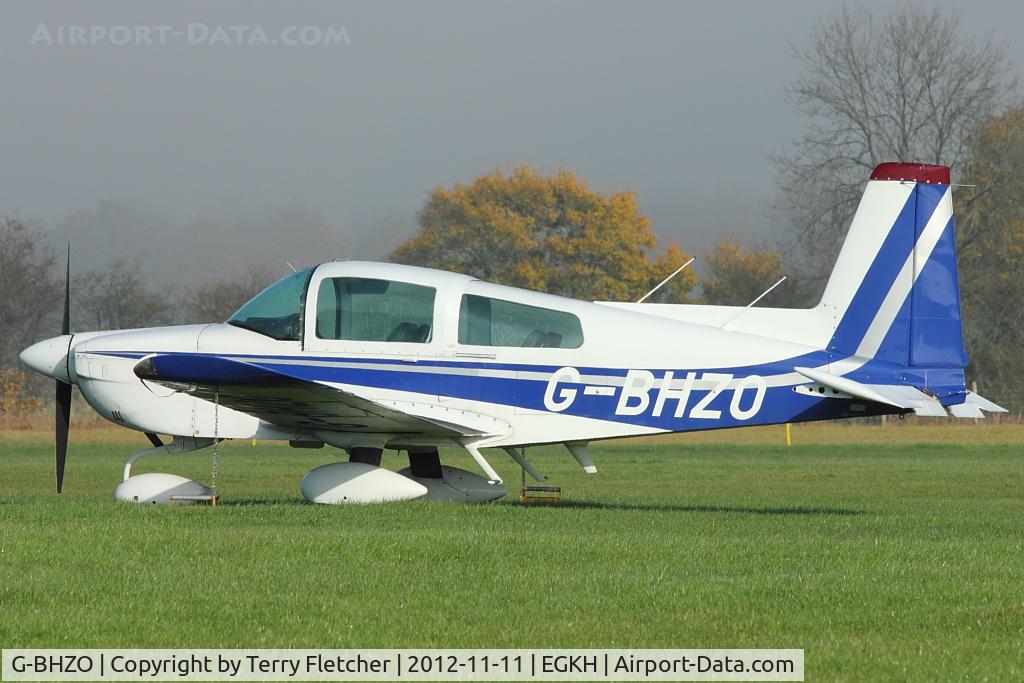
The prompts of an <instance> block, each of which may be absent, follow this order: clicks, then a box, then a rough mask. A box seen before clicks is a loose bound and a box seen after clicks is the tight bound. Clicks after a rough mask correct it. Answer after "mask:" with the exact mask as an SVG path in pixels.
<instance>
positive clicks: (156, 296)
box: [72, 259, 173, 330]
mask: <svg viewBox="0 0 1024 683" xmlns="http://www.w3.org/2000/svg"><path fill="white" fill-rule="evenodd" d="M72 297H73V300H74V301H73V304H74V305H73V306H72V314H73V315H74V324H75V327H76V328H77V329H78V330H126V329H131V328H136V327H153V326H157V325H162V324H166V323H169V322H172V319H173V316H172V305H171V300H170V299H168V298H167V297H165V296H163V295H162V294H160V293H158V292H155V291H153V290H152V289H150V288H149V287H148V286H147V283H146V278H145V276H144V275H143V273H142V270H141V268H140V267H139V265H138V264H137V263H131V262H129V261H127V260H124V259H115V260H113V261H111V262H110V263H109V264H108V265H107V267H106V268H100V269H97V270H91V271H88V272H86V273H83V274H81V275H79V276H78V277H76V278H75V279H74V282H73V284H72Z"/></svg>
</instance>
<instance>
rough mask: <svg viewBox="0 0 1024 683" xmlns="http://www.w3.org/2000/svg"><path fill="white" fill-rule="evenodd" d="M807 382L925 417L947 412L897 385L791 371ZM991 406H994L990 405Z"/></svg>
mask: <svg viewBox="0 0 1024 683" xmlns="http://www.w3.org/2000/svg"><path fill="white" fill-rule="evenodd" d="M793 369H794V370H796V371H797V372H799V373H800V374H801V375H803V376H804V377H806V378H807V379H809V380H812V381H814V382H818V383H819V384H823V385H825V386H827V387H829V388H832V389H837V390H838V391H842V392H845V393H847V394H850V395H851V396H856V397H857V398H862V399H864V400H865V401H873V402H875V403H883V404H885V405H890V406H894V407H896V408H902V409H904V410H913V411H914V412H915V413H916V414H918V415H922V416H926V417H946V410H945V408H943V407H942V404H941V403H939V401H938V399H936V398H935V397H934V396H929V395H928V394H926V393H924V392H923V391H921V390H920V389H917V388H915V387H911V386H905V385H899V384H861V383H860V382H856V381H854V380H852V379H849V378H848V377H840V376H839V375H833V374H831V373H828V372H824V371H822V370H813V369H811V368H793ZM993 405H994V404H993Z"/></svg>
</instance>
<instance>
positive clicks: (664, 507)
mask: <svg viewBox="0 0 1024 683" xmlns="http://www.w3.org/2000/svg"><path fill="white" fill-rule="evenodd" d="M504 504H505V505H519V503H513V502H509V503H504ZM523 507H537V508H552V507H556V508H571V509H578V510H585V509H594V510H627V511H642V512H725V513H733V514H743V515H835V516H848V515H860V514H863V512H862V511H860V510H851V509H849V508H828V507H761V508H758V507H747V506H734V505H674V504H657V503H602V502H598V501H583V500H566V501H559V502H554V501H552V502H547V501H537V502H535V503H529V504H527V505H524V506H523Z"/></svg>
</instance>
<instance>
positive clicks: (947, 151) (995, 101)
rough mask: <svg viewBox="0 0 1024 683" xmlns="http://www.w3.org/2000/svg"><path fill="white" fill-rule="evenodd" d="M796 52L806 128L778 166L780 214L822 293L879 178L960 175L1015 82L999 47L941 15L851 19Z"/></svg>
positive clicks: (902, 13) (926, 11)
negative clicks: (978, 132) (907, 167)
mask: <svg viewBox="0 0 1024 683" xmlns="http://www.w3.org/2000/svg"><path fill="white" fill-rule="evenodd" d="M796 53H797V56H798V57H799V59H800V60H801V62H802V63H803V69H804V71H803V75H802V76H801V77H800V79H799V80H797V82H796V83H795V84H794V85H793V86H792V87H791V88H790V90H789V99H790V102H791V104H792V105H793V106H794V107H795V108H796V109H797V111H799V112H800V113H801V114H803V115H804V116H805V117H806V119H807V126H806V129H805V132H804V134H803V135H802V136H801V137H800V138H799V139H798V140H797V141H796V142H795V145H794V147H793V149H792V152H791V153H789V154H785V155H779V156H777V157H776V159H775V162H776V166H777V169H778V180H779V189H780V194H781V202H780V207H779V208H780V209H782V210H783V211H784V212H786V213H787V214H788V216H789V218H790V220H791V223H792V229H793V235H792V236H793V240H794V244H793V248H792V249H791V253H792V254H793V256H794V257H795V261H796V265H797V266H798V267H799V268H800V270H802V271H803V273H804V275H805V277H807V278H808V279H810V280H812V281H815V280H816V281H817V284H818V287H819V288H820V286H821V285H823V284H824V276H825V275H826V274H827V272H828V271H829V269H830V268H831V265H832V263H833V262H834V260H835V256H836V254H837V253H838V249H839V246H840V245H841V243H842V237H843V234H844V232H845V230H846V228H847V227H848V226H849V223H850V219H851V218H852V217H853V212H854V211H855V210H856V207H857V203H858V201H859V199H860V195H861V192H862V191H863V187H864V182H865V181H866V180H867V178H868V175H869V173H870V172H871V170H872V169H873V168H874V167H875V166H876V165H877V164H879V163H881V162H883V161H916V162H923V163H933V164H946V165H949V166H953V167H956V166H957V165H958V164H959V163H960V162H961V161H963V159H964V157H965V154H966V153H967V152H968V147H969V141H970V138H971V133H972V131H973V130H974V129H975V128H976V127H977V126H978V125H979V124H980V123H981V122H982V121H985V120H986V119H988V118H989V117H990V116H992V115H993V114H994V113H996V112H997V111H999V110H1000V109H1001V108H1002V107H1003V105H1004V104H1005V103H1006V102H1007V101H1009V99H1008V98H1010V97H1011V96H1012V93H1013V92H1014V91H1015V89H1016V80H1015V79H1014V78H1013V77H1011V76H1010V64H1009V62H1008V60H1007V58H1006V55H1005V54H1004V52H1003V50H1002V49H1001V48H1000V47H998V46H995V45H993V44H992V43H990V42H987V41H977V40H973V39H969V38H965V37H963V36H962V35H961V32H960V28H959V20H958V18H957V17H956V16H955V15H951V14H947V13H945V12H943V11H942V10H941V9H939V8H923V7H918V6H913V5H908V6H903V7H897V8H894V9H892V10H891V11H890V12H889V13H888V14H886V15H885V16H882V17H878V16H875V15H873V14H872V13H870V12H869V11H867V10H861V9H858V10H851V9H847V8H844V9H841V10H839V11H838V13H837V14H835V15H833V16H832V17H831V18H828V19H826V20H825V21H823V22H822V23H821V25H820V26H819V27H818V29H817V31H816V33H815V34H814V37H813V40H812V42H811V44H810V46H809V47H808V48H806V49H797V50H796Z"/></svg>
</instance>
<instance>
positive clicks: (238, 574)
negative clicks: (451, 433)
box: [0, 441, 1024, 681]
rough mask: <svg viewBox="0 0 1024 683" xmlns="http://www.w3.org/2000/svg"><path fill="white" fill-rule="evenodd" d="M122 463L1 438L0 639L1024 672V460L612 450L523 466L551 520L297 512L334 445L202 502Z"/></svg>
mask: <svg viewBox="0 0 1024 683" xmlns="http://www.w3.org/2000/svg"><path fill="white" fill-rule="evenodd" d="M142 446H143V444H141V443H140V446H139V447H142ZM130 450H131V448H130V447H126V446H125V445H124V444H123V443H122V444H110V445H102V444H100V445H96V444H90V445H78V446H74V447H73V448H72V454H71V457H70V460H69V466H68V474H67V486H66V489H65V494H64V495H63V496H62V497H57V496H55V495H54V494H52V493H51V489H52V463H51V459H52V455H51V454H52V451H51V446H50V445H49V444H47V443H44V442H38V443H35V442H29V443H14V444H10V443H8V444H0V646H3V647H7V648H12V647H337V648H344V647H429V646H438V647H665V648H688V647H722V648H724V647H779V648H782V647H786V648H788V647H793V648H804V649H805V650H806V670H807V677H808V680H961V679H964V678H971V679H974V680H993V681H1003V680H1021V679H1022V677H1024V664H1022V658H1024V654H1022V653H1024V540H1022V535H1024V459H1022V453H1021V448H1020V447H1019V446H993V445H987V446H975V447H967V446H959V445H948V446H893V447H882V446H828V447H821V446H794V447H793V448H790V449H786V448H785V447H776V446H765V445H738V446H730V445H701V446H692V445H686V443H685V441H684V442H683V443H681V444H663V445H644V444H637V443H635V442H634V443H616V444H610V445H604V446H596V447H595V448H594V456H595V459H596V460H597V463H598V466H599V469H600V470H601V472H600V474H598V475H596V476H586V475H584V474H583V473H582V472H581V471H580V470H579V469H578V467H577V466H576V464H575V462H574V461H573V460H572V459H571V457H570V456H569V455H568V453H567V452H565V451H563V450H561V449H557V448H552V449H536V450H534V451H531V460H533V461H535V463H536V464H537V465H538V467H540V469H541V470H542V471H545V472H547V473H548V474H550V475H551V476H552V478H553V482H552V483H555V484H559V485H561V486H563V495H564V498H565V499H566V500H565V502H563V504H561V505H558V506H547V507H545V506H526V507H524V506H520V505H518V504H517V503H516V502H515V501H514V500H512V498H513V496H510V497H509V498H508V499H506V501H503V502H499V503H496V504H491V505H487V506H475V507H465V506H458V505H450V504H430V503H416V502H413V503H401V504H390V505H379V506H367V507H323V506H312V505H307V504H304V503H303V502H302V500H301V497H300V495H299V492H298V480H299V479H300V478H301V476H302V475H303V474H304V473H305V472H306V471H307V470H308V469H310V468H312V467H314V466H316V465H318V464H321V463H323V462H327V461H328V460H329V459H330V458H332V457H335V456H336V454H337V452H336V451H335V452H331V451H330V450H324V451H308V450H302V451H298V450H292V449H288V448H285V447H274V446H260V447H256V448H253V447H250V446H248V445H233V446H230V447H227V448H224V449H223V452H222V458H221V475H220V482H221V486H220V488H221V491H222V493H223V495H224V502H223V504H222V505H221V506H219V507H217V508H208V507H194V508H164V507H159V506H151V507H138V506H133V505H128V504H119V503H115V502H114V501H113V500H112V499H111V493H112V491H113V488H114V486H115V485H116V483H117V481H118V480H119V478H120V470H121V467H122V465H123V461H124V458H125V457H126V455H127V454H128V452H129V451H130ZM443 457H444V459H445V461H446V462H449V463H451V464H456V465H459V466H462V467H465V468H467V469H471V470H474V471H475V468H474V467H473V465H472V463H471V461H469V459H468V458H467V457H464V456H462V455H461V454H458V453H445V454H444V456H443ZM490 457H491V459H492V462H493V463H494V464H495V465H496V466H497V467H498V469H499V471H500V472H501V473H502V475H503V476H506V477H507V480H509V481H511V482H512V484H513V486H515V485H516V484H517V483H518V480H519V478H518V470H517V468H515V466H514V464H512V463H511V461H510V460H509V459H508V458H507V457H506V456H504V455H499V453H498V452H492V453H491V454H490ZM402 462H403V461H402V460H401V459H400V458H399V457H398V456H397V455H393V454H390V455H388V456H387V457H386V461H385V465H387V466H391V467H399V466H401V465H402ZM209 463H210V461H209V451H204V452H200V453H196V454H189V455H185V456H159V457H152V458H148V459H143V460H142V461H140V462H139V465H138V467H137V471H140V472H141V471H169V472H175V473H179V474H184V475H186V476H193V477H196V478H198V479H200V480H203V481H205V480H207V479H208V477H209Z"/></svg>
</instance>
